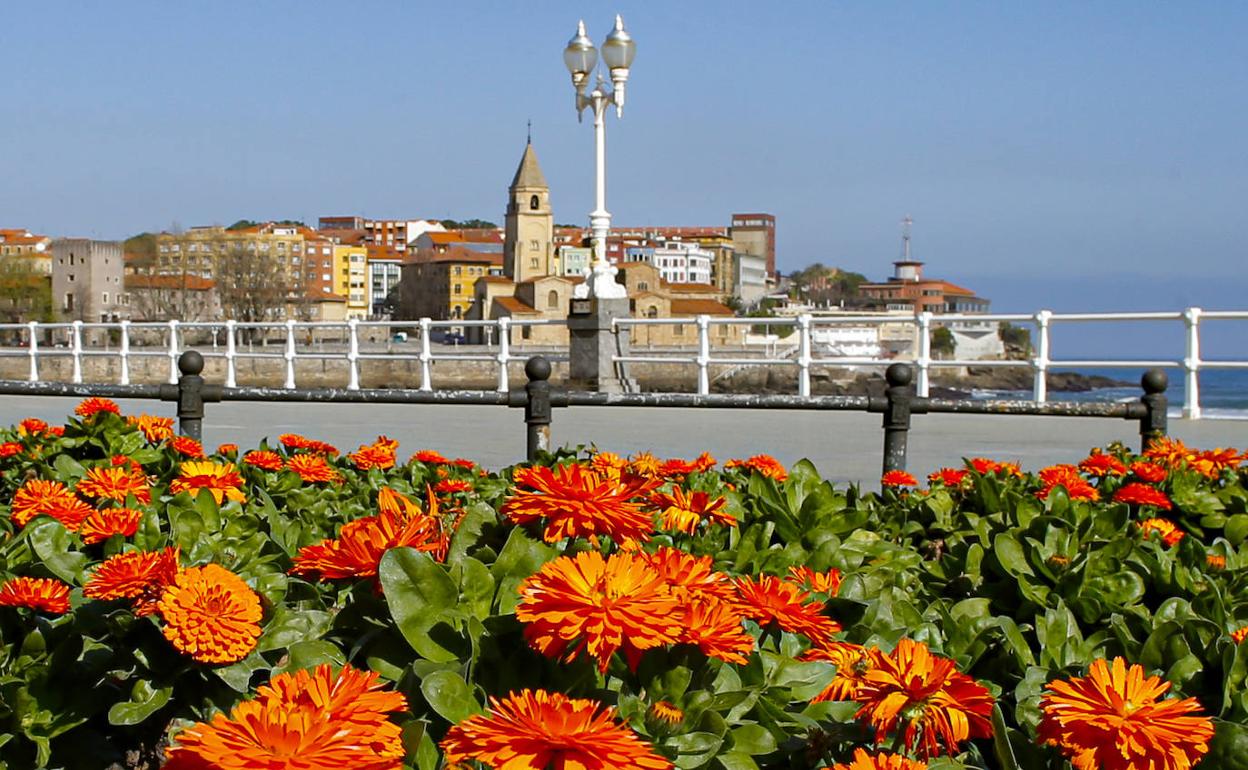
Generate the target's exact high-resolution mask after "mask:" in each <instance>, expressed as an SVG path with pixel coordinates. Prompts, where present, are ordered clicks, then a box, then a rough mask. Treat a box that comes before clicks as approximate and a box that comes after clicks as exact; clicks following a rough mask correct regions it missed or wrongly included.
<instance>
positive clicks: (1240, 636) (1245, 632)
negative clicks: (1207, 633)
mask: <svg viewBox="0 0 1248 770" xmlns="http://www.w3.org/2000/svg"><path fill="white" fill-rule="evenodd" d="M1231 639H1232V640H1233V641H1234V642H1235V644H1243V643H1244V640H1245V639H1248V626H1244V627H1243V628H1237V629H1235V630H1234V631H1232V632H1231Z"/></svg>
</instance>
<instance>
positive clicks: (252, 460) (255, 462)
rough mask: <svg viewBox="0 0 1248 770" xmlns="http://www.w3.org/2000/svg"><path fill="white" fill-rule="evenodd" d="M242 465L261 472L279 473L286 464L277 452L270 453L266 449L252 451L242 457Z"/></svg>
mask: <svg viewBox="0 0 1248 770" xmlns="http://www.w3.org/2000/svg"><path fill="white" fill-rule="evenodd" d="M243 464H244V465H250V466H252V467H253V468H259V469H260V470H262V471H280V470H281V469H282V466H284V465H285V464H286V463H285V461H284V460H282V456H281V455H279V454H278V453H277V452H270V451H269V450H267V449H253V450H252V451H250V452H248V453H247V454H245V455H243Z"/></svg>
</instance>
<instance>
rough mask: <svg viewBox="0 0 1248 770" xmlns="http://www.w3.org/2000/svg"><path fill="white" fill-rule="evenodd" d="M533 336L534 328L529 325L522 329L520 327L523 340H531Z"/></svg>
mask: <svg viewBox="0 0 1248 770" xmlns="http://www.w3.org/2000/svg"><path fill="white" fill-rule="evenodd" d="M532 336H533V327H532V326H529V325H528V324H525V325H524V326H521V327H520V338H521V339H525V340H527V339H529V338H530V337H532Z"/></svg>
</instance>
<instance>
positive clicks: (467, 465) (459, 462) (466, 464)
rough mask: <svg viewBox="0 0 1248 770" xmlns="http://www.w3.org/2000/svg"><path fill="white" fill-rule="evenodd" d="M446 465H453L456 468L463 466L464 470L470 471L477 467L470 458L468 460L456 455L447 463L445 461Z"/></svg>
mask: <svg viewBox="0 0 1248 770" xmlns="http://www.w3.org/2000/svg"><path fill="white" fill-rule="evenodd" d="M447 465H454V466H455V467H456V468H463V469H464V470H466V471H470V470H472V469H473V468H476V467H477V464H476V463H474V462H473V461H472V460H468V459H466V458H463V457H456V458H455V459H454V460H451V461H450V462H449V463H447Z"/></svg>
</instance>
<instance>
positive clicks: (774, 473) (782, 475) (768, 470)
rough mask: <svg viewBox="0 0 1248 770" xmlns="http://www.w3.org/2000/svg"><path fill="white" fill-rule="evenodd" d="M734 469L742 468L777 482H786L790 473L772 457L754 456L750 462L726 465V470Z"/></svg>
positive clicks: (732, 462)
mask: <svg viewBox="0 0 1248 770" xmlns="http://www.w3.org/2000/svg"><path fill="white" fill-rule="evenodd" d="M733 468H741V469H743V470H745V471H747V472H748V471H754V472H756V473H759V474H762V475H763V476H767V477H768V478H772V479H775V480H776V481H784V480H785V479H787V478H788V477H789V472H788V471H787V470H785V468H784V466H783V465H782V464H781V463H780V461H779V460H777V459H776V458H774V457H772V456H771V455H754V456H753V457H751V458H750V459H748V460H729V461H728V462H726V463H724V470H731V469H733Z"/></svg>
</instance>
